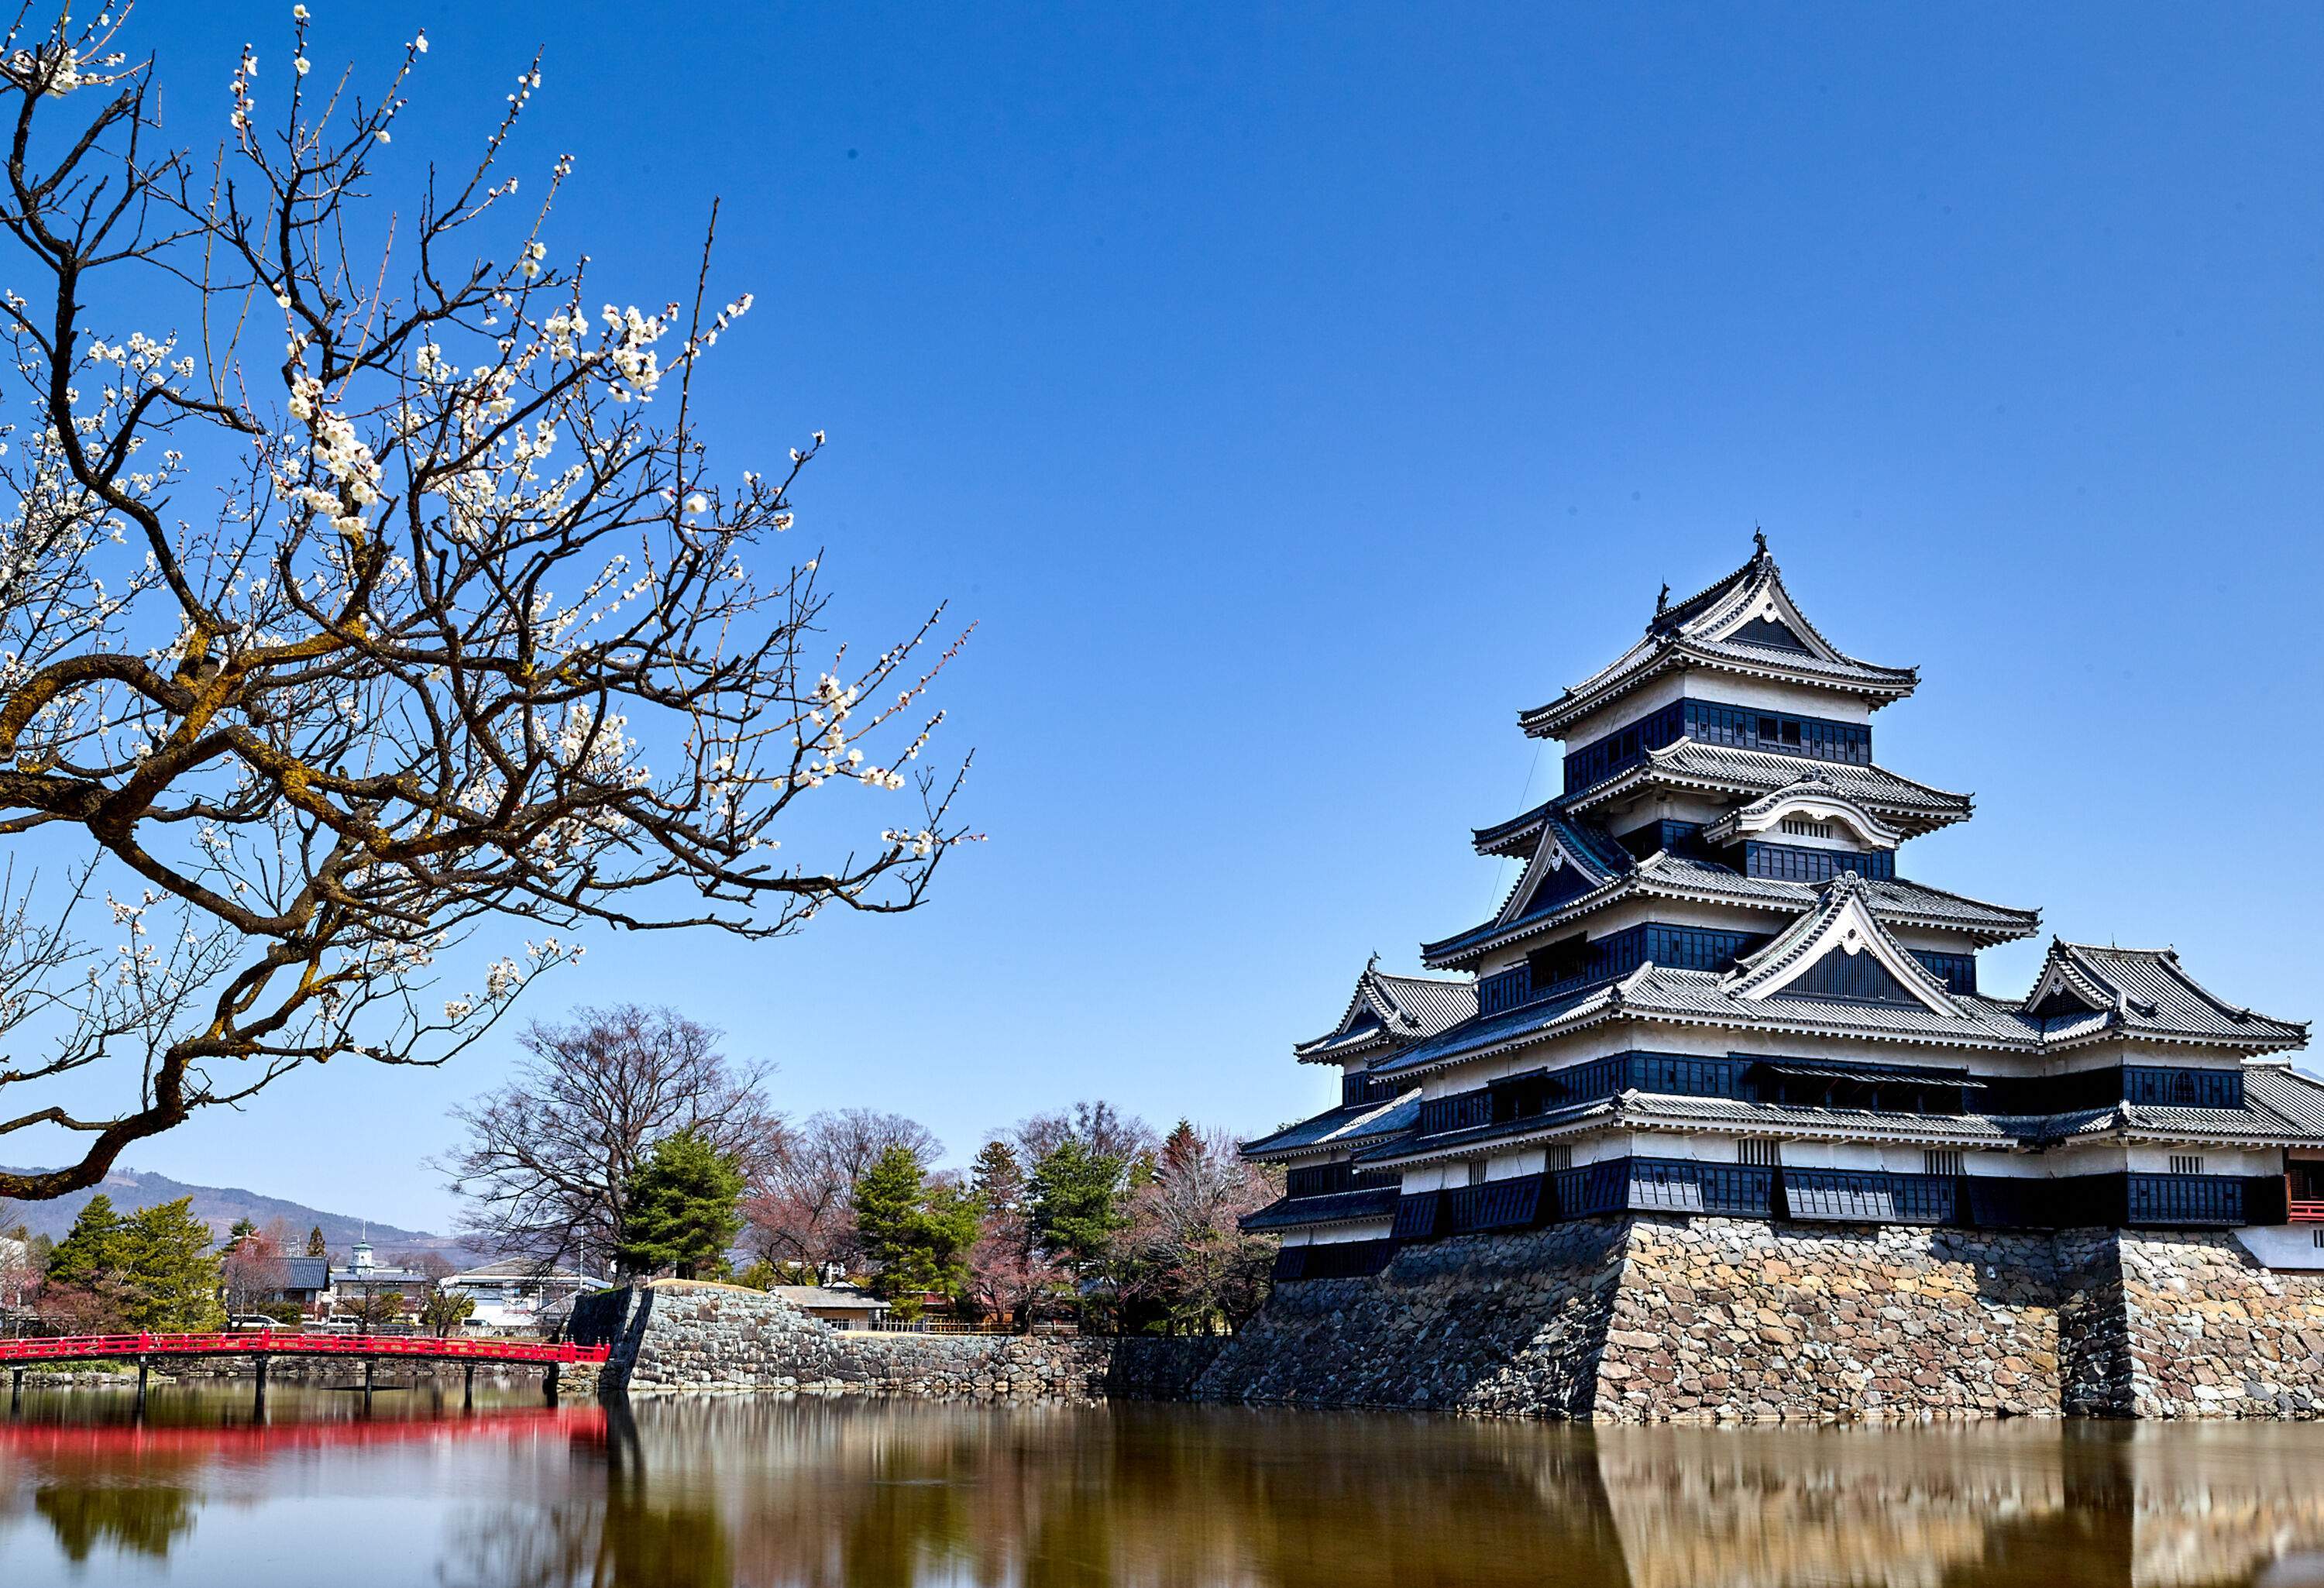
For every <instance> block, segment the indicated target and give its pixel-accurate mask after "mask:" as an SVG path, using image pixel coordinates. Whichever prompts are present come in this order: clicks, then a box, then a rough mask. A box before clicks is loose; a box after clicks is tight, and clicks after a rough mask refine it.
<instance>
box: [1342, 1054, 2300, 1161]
mask: <svg viewBox="0 0 2324 1588" xmlns="http://www.w3.org/2000/svg"><path fill="white" fill-rule="evenodd" d="M2245 1095H2246V1105H2245V1106H2244V1107H2242V1108H2176V1107H2170V1108H2163V1107H2153V1106H2150V1105H2144V1104H2134V1103H2117V1104H2115V1105H2112V1106H2110V1107H2107V1108H2098V1109H2081V1110H2077V1111H2074V1112H2071V1113H2057V1114H1979V1113H1966V1114H1927V1113H1906V1112H1904V1111H1900V1110H1877V1109H1865V1108H1816V1107H1808V1106H1803V1105H1801V1104H1797V1103H1756V1102H1748V1101H1746V1100H1744V1099H1741V1098H1733V1097H1687V1096H1680V1095H1676V1094H1669V1093H1650V1092H1626V1093H1624V1094H1621V1095H1620V1096H1618V1097H1613V1098H1600V1099H1598V1100H1596V1101H1594V1102H1591V1103H1578V1104H1575V1105H1573V1106H1572V1107H1568V1108H1563V1109H1555V1110H1552V1111H1551V1112H1549V1113H1542V1114H1535V1115H1531V1116H1529V1117H1526V1118H1523V1119H1515V1120H1506V1121H1502V1122H1498V1123H1495V1124H1490V1125H1478V1126H1473V1127H1471V1128H1470V1129H1468V1130H1463V1131H1442V1132H1439V1133H1438V1134H1436V1135H1433V1136H1423V1135H1419V1134H1417V1133H1416V1134H1413V1135H1410V1136H1406V1137H1402V1138H1399V1139H1397V1140H1386V1141H1381V1142H1379V1143H1377V1144H1375V1145H1373V1146H1371V1147H1369V1148H1367V1149H1365V1150H1364V1151H1363V1152H1362V1153H1360V1155H1359V1159H1360V1161H1361V1162H1364V1163H1371V1164H1379V1163H1392V1162H1400V1161H1401V1162H1408V1161H1411V1160H1414V1159H1419V1158H1423V1157H1435V1156H1439V1155H1443V1154H1450V1153H1457V1152H1465V1151H1468V1150H1470V1149H1474V1148H1478V1147H1481V1146H1485V1145H1488V1144H1490V1143H1499V1142H1506V1141H1510V1140H1523V1139H1528V1138H1534V1137H1555V1136H1560V1135H1572V1134H1574V1133H1576V1132H1579V1131H1591V1130H1606V1129H1617V1130H1618V1129H1621V1128H1624V1127H1627V1126H1637V1127H1641V1128H1651V1127H1655V1126H1662V1127H1665V1128H1670V1127H1677V1128H1685V1129H1698V1130H1716V1131H1766V1132H1771V1133H1775V1134H1779V1135H1784V1136H1791V1137H1801V1138H1808V1139H1814V1138H1825V1139H1831V1138H1841V1139H1849V1140H1897V1141H1914V1142H1928V1143H1931V1144H1933V1145H1948V1144H1954V1143H1958V1144H1960V1145H1963V1146H1976V1145H1978V1144H1980V1143H1982V1144H1986V1145H1989V1146H1997V1147H1998V1146H2024V1147H2036V1148H2038V1147H2044V1146H2054V1145H2056V1144H2058V1143H2061V1142H2064V1141H2071V1140H2093V1139H2097V1138H2101V1137H2121V1138H2128V1139H2133V1140H2137V1139H2153V1140H2167V1141H2191V1142H2201V1141H2211V1142H2215V1143H2219V1144H2227V1143H2230V1142H2232V1143H2239V1144H2240V1143H2248V1144H2253V1145H2278V1144H2282V1145H2298V1144H2302V1143H2308V1144H2315V1143H2318V1142H2319V1140H2324V1083H2319V1082H2317V1081H2314V1080H2311V1079H2310V1078H2309V1077H2307V1076H2300V1075H2296V1074H2294V1073H2292V1072H2291V1071H2288V1070H2270V1069H2267V1068H2264V1067H2261V1068H2255V1069H2252V1070H2250V1071H2248V1072H2247V1073H2246V1086H2245Z"/></svg>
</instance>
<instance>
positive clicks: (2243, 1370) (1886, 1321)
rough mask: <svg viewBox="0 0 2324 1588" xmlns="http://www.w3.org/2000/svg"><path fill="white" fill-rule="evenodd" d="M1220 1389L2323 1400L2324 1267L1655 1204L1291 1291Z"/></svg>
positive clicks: (1236, 1344) (1774, 1414) (1244, 1347)
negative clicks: (1670, 1210)
mask: <svg viewBox="0 0 2324 1588" xmlns="http://www.w3.org/2000/svg"><path fill="white" fill-rule="evenodd" d="M1193 1395H1194V1398H1195V1399H1204V1400H1247V1401H1263V1402H1275V1403H1280V1404H1288V1405H1304V1406H1369V1407H1391V1408H1412V1409H1425V1410H1436V1411H1455V1412H1464V1413H1473V1414H1480V1415H1514V1416H1524V1417H1574V1418H1587V1419H1589V1420H1591V1421H1596V1422H1626V1423H1637V1422H1673V1421H1675V1422H1730V1421H1784V1420H1793V1419H1799V1420H1814V1421H1832V1420H1846V1419H1867V1420H1878V1419H1891V1420H1893V1419H1902V1418H1914V1419H1917V1418H1926V1417H2057V1416H2060V1415H2065V1416H2070V1417H2324V1275H2311V1274H2286V1273H2273V1272H2271V1271H2269V1270H2267V1269H2264V1268H2262V1267H2260V1266H2259V1264H2258V1263H2257V1262H2255V1260H2253V1259H2252V1258H2251V1257H2250V1256H2249V1254H2248V1253H2246V1251H2244V1249H2243V1248H2242V1247H2241V1246H2240V1245H2239V1244H2238V1243H2237V1242H2236V1241H2235V1239H2234V1237H2233V1236H2231V1235H2228V1234H2225V1233H2217V1234H2212V1233H2160V1232H2153V1233H2134V1232H2124V1231H2115V1230H2077V1231H2064V1232H2060V1233H2056V1234H2054V1235H2052V1234H2047V1233H2042V1234H2035V1233H2005V1232H1984V1231H1974V1230H1955V1229H1928V1228H1916V1227H1913V1226H1906V1225H1868V1224H1867V1225H1815V1224H1802V1223H1775V1224H1770V1223H1764V1222H1762V1221H1758V1220H1748V1219H1723V1218H1710V1217H1697V1218H1683V1217H1675V1216H1669V1217H1665V1216H1655V1215H1646V1214H1637V1215H1630V1216H1627V1217H1621V1218H1610V1219H1600V1220H1590V1221H1585V1222H1582V1223H1573V1224H1564V1225H1560V1226H1557V1227H1555V1228H1553V1229H1548V1230H1542V1231H1535V1232H1530V1233H1522V1234H1508V1235H1474V1236H1465V1237H1461V1238H1458V1239H1454V1240H1449V1241H1443V1242H1433V1243H1431V1244H1428V1245H1425V1246H1413V1247H1407V1248H1406V1249H1405V1250H1404V1251H1400V1252H1399V1253H1398V1254H1397V1258H1396V1260H1395V1261H1394V1262H1392V1263H1391V1264H1390V1265H1389V1266H1388V1269H1386V1270H1385V1271H1383V1272H1382V1273H1380V1274H1379V1275H1378V1276H1376V1277H1373V1278H1370V1279H1323V1280H1308V1281H1303V1282H1297V1283H1293V1284H1288V1285H1286V1286H1284V1287H1282V1288H1279V1289H1278V1290H1277V1292H1276V1294H1275V1295H1274V1296H1273V1297H1271V1298H1270V1299H1269V1300H1268V1305H1267V1306H1266V1308H1265V1309H1264V1311H1262V1312H1261V1314H1260V1315H1259V1317H1258V1318H1257V1319H1255V1320H1253V1322H1252V1323H1251V1325H1250V1326H1249V1327H1247V1328H1246V1329H1245V1330H1244V1331H1243V1332H1242V1334H1240V1335H1239V1336H1237V1337H1236V1339H1235V1340H1234V1341H1233V1343H1231V1345H1229V1346H1228V1347H1227V1349H1226V1350H1225V1351H1224V1352H1223V1353H1221V1355H1220V1358H1219V1360H1218V1361H1217V1362H1215V1363H1214V1364H1213V1366H1212V1367H1211V1368H1210V1369H1209V1370H1208V1371H1206V1372H1204V1373H1203V1376H1202V1377H1201V1378H1200V1379H1199V1380H1197V1381H1196V1382H1195V1385H1194V1390H1193Z"/></svg>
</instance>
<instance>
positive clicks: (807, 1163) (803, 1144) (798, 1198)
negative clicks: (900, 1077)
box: [742, 1108, 944, 1268]
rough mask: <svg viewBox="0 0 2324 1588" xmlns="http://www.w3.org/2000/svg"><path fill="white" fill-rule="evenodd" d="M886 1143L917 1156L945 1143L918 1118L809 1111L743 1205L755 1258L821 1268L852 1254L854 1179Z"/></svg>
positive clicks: (932, 1153) (924, 1158)
mask: <svg viewBox="0 0 2324 1588" xmlns="http://www.w3.org/2000/svg"><path fill="white" fill-rule="evenodd" d="M890 1147H902V1148H906V1149H909V1150H910V1151H911V1152H912V1153H913V1154H914V1155H915V1156H917V1157H918V1159H920V1161H921V1162H923V1163H927V1162H931V1161H933V1160H934V1159H936V1158H937V1157H939V1156H940V1155H941V1154H942V1153H943V1151H944V1144H943V1143H942V1142H940V1141H938V1140H936V1136H935V1135H934V1134H933V1133H932V1132H931V1131H928V1130H927V1127H926V1126H924V1125H921V1124H920V1123H918V1122H917V1121H914V1120H908V1119H906V1118H905V1117H904V1116H903V1115H901V1114H896V1113H880V1112H879V1111H878V1110H876V1109H869V1108H844V1109H841V1110H839V1111H837V1112H836V1113H818V1114H814V1115H811V1116H809V1118H808V1119H807V1122H805V1123H804V1124H802V1125H800V1126H799V1127H798V1129H797V1130H795V1131H790V1132H789V1133H788V1135H787V1136H786V1137H785V1138H784V1140H783V1142H782V1145H781V1149H780V1150H779V1151H778V1152H775V1153H773V1154H771V1155H770V1159H769V1160H768V1163H767V1166H766V1169H765V1174H764V1177H763V1183H762V1184H761V1186H759V1187H758V1188H757V1189H756V1190H755V1191H754V1192H753V1194H752V1196H749V1197H748V1198H746V1199H745V1200H744V1202H743V1204H742V1216H743V1219H744V1221H745V1223H747V1225H748V1230H749V1233H748V1237H747V1238H748V1240H749V1242H750V1244H751V1249H752V1253H753V1254H754V1255H755V1256H758V1257H761V1258H763V1259H765V1260H767V1261H769V1262H771V1263H801V1264H805V1265H807V1267H810V1268H819V1267H821V1266H822V1265H824V1264H825V1263H832V1262H845V1261H847V1260H849V1259H850V1258H852V1257H853V1256H854V1255H855V1251H856V1245H855V1214H854V1200H855V1182H856V1181H857V1180H859V1179H861V1178H862V1176H863V1171H864V1170H866V1169H868V1168H871V1164H872V1162H873V1160H875V1159H878V1158H879V1156H880V1155H881V1153H883V1152H885V1151H887V1150H888V1149H890Z"/></svg>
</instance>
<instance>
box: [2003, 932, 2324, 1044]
mask: <svg viewBox="0 0 2324 1588" xmlns="http://www.w3.org/2000/svg"><path fill="white" fill-rule="evenodd" d="M2059 992H2063V993H2065V994H2067V995H2068V996H2069V997H2070V998H2071V999H2075V1000H2080V1001H2081V1002H2084V1003H2086V1004H2088V1005H2089V1006H2091V1007H2089V1008H2086V1009H2083V1010H2080V1011H2060V1012H2054V1013H2052V1014H2051V1015H2050V1016H2048V1017H2047V1018H2045V1019H2043V1020H2042V1021H2041V1022H2040V1023H2041V1026H2042V1029H2043V1036H2044V1039H2046V1040H2047V1041H2049V1042H2050V1043H2052V1045H2061V1044H2064V1043H2068V1042H2072V1041H2079V1040H2087V1039H2090V1038H2093V1037H2098V1036H2104V1035H2120V1036H2128V1037H2144V1038H2150V1039H2155V1040H2159V1041H2170V1042H2216V1043H2218V1044H2220V1045H2222V1046H2225V1047H2231V1048H2255V1049H2267V1048H2297V1047H2299V1046H2301V1044H2303V1043H2305V1042H2306V1041H2307V1040H2308V1023H2307V1022H2306V1021H2305V1020H2275V1019H2273V1018H2271V1017H2269V1016H2267V1015H2264V1014H2259V1013H2255V1011H2251V1010H2248V1009H2246V1008H2244V1007H2242V1006H2241V1005H2240V1004H2234V1003H2229V1002H2227V1000H2225V999H2223V998H2220V997H2218V996H2217V995H2216V994H2214V993H2212V992H2209V991H2208V990H2207V989H2206V988H2204V987H2203V986H2202V984H2201V983H2199V982H2197V981H2196V980H2195V979H2194V977H2192V976H2190V975H2189V974H2187V972H2186V969H2185V968H2184V967H2183V966H2181V965H2180V963H2179V956H2178V954H2177V953H2176V952H2175V951H2174V950H2172V949H2169V948H2116V947H2112V946H2107V947H2100V946H2098V945H2096V944H2090V943H2068V942H2066V941H2065V940H2064V939H2062V938H2053V939H2052V941H2051V944H2050V954H2049V957H2048V958H2047V959H2046V960H2044V961H2043V966H2042V974H2040V975H2038V976H2036V977H2035V978H2034V980H2033V992H2032V993H2031V994H2030V995H2029V996H2028V998H2027V1000H2026V1007H2027V1008H2028V1009H2033V1008H2038V1007H2043V1005H2044V1003H2045V1002H2046V1001H2047V1000H2048V999H2049V998H2050V997H2051V996H2052V994H2055V993H2059Z"/></svg>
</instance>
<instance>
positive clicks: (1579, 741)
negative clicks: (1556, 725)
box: [1564, 673, 1687, 752]
mask: <svg viewBox="0 0 2324 1588" xmlns="http://www.w3.org/2000/svg"><path fill="white" fill-rule="evenodd" d="M1686 679H1687V675H1686V674H1684V673H1675V674H1673V673H1665V674H1664V675H1663V676H1662V677H1661V678H1659V679H1655V681H1654V682H1653V683H1651V684H1648V685H1647V686H1646V688H1643V689H1637V690H1634V691H1632V692H1631V693H1629V694H1628V695H1624V696H1620V697H1618V698H1616V699H1615V700H1614V701H1613V703H1612V704H1610V705H1608V706H1600V707H1599V708H1598V709H1597V710H1596V711H1593V712H1591V714H1590V715H1589V716H1585V717H1582V718H1579V719H1577V720H1576V721H1575V722H1574V723H1573V724H1572V725H1571V726H1569V727H1568V728H1567V729H1566V730H1565V739H1564V747H1565V750H1566V751H1567V752H1572V751H1576V750H1579V749H1581V748H1582V746H1583V745H1585V744H1587V743H1590V742H1591V741H1592V740H1594V739H1601V738H1603V737H1605V736H1606V735H1607V734H1610V733H1612V732H1614V731H1615V730H1616V729H1618V728H1626V727H1628V726H1629V725H1631V724H1632V723H1634V722H1636V721H1637V720H1638V719H1639V718H1640V717H1642V716H1646V715H1647V714H1648V713H1649V712H1654V711H1659V710H1661V709H1662V708H1663V707H1664V706H1668V705H1669V704H1670V703H1671V702H1672V701H1674V700H1676V699H1677V698H1678V697H1680V696H1681V695H1682V694H1683V693H1684V692H1685V688H1686Z"/></svg>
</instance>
